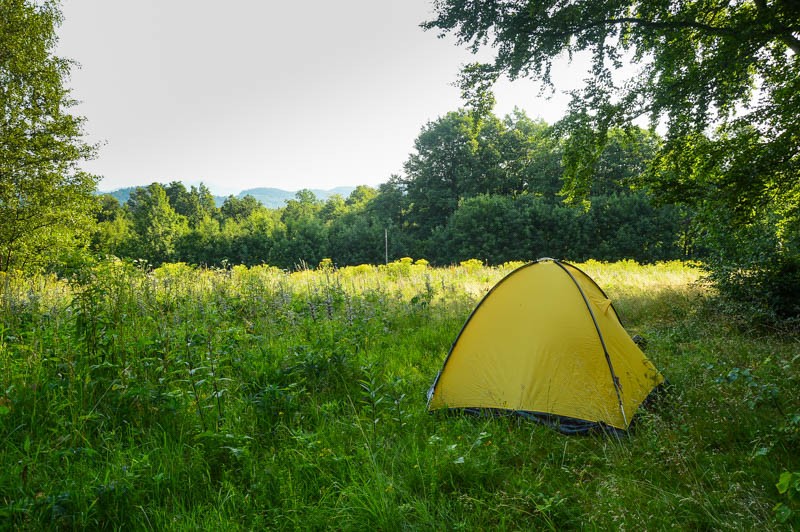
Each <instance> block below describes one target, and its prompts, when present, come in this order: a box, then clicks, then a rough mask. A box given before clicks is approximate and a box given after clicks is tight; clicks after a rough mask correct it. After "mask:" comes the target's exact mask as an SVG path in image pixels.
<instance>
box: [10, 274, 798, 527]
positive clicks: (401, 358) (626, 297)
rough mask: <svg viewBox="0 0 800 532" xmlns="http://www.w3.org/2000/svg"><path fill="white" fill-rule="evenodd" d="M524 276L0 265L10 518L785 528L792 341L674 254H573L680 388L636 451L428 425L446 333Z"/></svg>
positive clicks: (792, 441)
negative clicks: (10, 270) (721, 309)
mask: <svg viewBox="0 0 800 532" xmlns="http://www.w3.org/2000/svg"><path fill="white" fill-rule="evenodd" d="M325 264H326V265H330V266H332V265H331V263H330V262H326V263H325ZM516 266H518V264H508V265H506V266H504V267H503V268H489V267H485V266H483V265H482V264H481V261H479V260H470V261H465V265H464V266H463V267H462V266H458V267H452V268H447V269H440V268H430V267H428V266H427V265H426V264H425V263H424V261H422V260H417V261H414V260H412V259H410V258H407V259H404V260H400V261H396V262H395V263H392V264H390V265H389V266H380V267H375V266H368V265H361V266H356V267H343V268H332V267H325V268H320V269H316V270H303V271H299V272H295V273H291V274H290V273H286V272H284V271H281V270H280V269H277V268H274V267H268V266H254V267H250V268H248V267H244V266H234V267H232V268H229V269H203V268H197V267H193V266H190V265H187V264H165V265H163V266H161V267H159V268H157V269H155V270H152V271H147V270H145V269H141V268H138V267H135V266H133V265H132V264H129V263H125V262H119V261H109V262H102V263H99V264H98V265H96V266H95V267H94V268H93V269H92V270H87V271H85V272H84V275H83V276H81V277H76V278H75V279H74V280H73V281H72V283H71V284H70V283H66V282H64V281H60V280H58V279H57V278H56V277H54V276H30V277H23V276H20V275H16V274H11V275H5V274H0V367H3V368H4V370H5V371H3V372H2V373H0V442H1V443H2V445H0V465H2V467H1V468H0V521H1V522H2V523H3V525H4V526H6V527H8V528H14V529H23V530H34V529H58V528H66V529H72V528H81V529H86V528H91V529H123V528H124V529H150V528H154V529H175V528H182V529H231V528H232V529H237V528H245V529H271V528H329V527H330V525H331V523H336V526H337V527H341V528H358V529H361V528H365V527H366V528H376V529H377V528H384V529H396V528H412V529H413V528H421V529H429V528H437V527H440V526H441V524H442V523H448V526H451V527H453V528H467V529H490V528H491V529H496V528H500V529H503V528H524V529H545V530H553V529H555V530H560V529H571V528H581V527H584V526H585V524H586V523H589V522H590V523H593V525H594V526H596V527H598V528H603V529H605V528H626V529H627V528H633V527H639V528H674V527H677V528H689V529H698V528H712V529H725V528H744V529H771V528H777V527H779V526H781V521H783V522H784V526H785V523H789V524H790V525H792V524H794V522H795V521H794V520H795V519H796V517H795V516H796V515H797V506H796V498H797V490H796V488H797V486H796V484H797V482H796V479H797V475H796V474H792V473H790V472H793V471H797V470H798V466H800V462H798V456H800V453H798V450H800V447H798V445H800V438H798V435H800V432H798V429H797V427H798V426H800V424H799V423H798V422H797V419H796V418H797V415H796V414H788V415H787V414H786V412H797V411H798V408H800V404H798V400H797V396H796V394H794V393H793V390H794V389H795V388H796V385H797V375H796V373H797V372H796V358H797V354H796V345H795V342H794V340H793V339H792V338H791V337H780V336H767V335H763V334H761V335H758V336H749V335H747V334H743V333H742V332H741V331H740V330H738V329H736V328H733V327H730V326H729V325H728V323H727V321H726V320H725V319H721V318H720V316H719V315H718V314H717V313H716V312H715V311H714V310H713V308H709V307H707V306H706V305H705V304H704V301H705V299H706V297H707V295H706V293H705V291H704V290H703V288H702V285H700V284H698V283H696V280H697V277H698V271H697V270H696V269H693V268H690V267H688V266H686V265H684V264H681V263H664V264H659V265H647V266H640V265H637V264H636V263H633V262H631V261H627V262H622V263H615V264H606V263H600V262H588V263H585V264H581V265H580V267H581V268H582V269H583V270H584V271H586V272H587V273H589V274H590V275H592V276H593V277H594V278H595V279H596V280H597V281H598V283H599V284H600V285H601V286H603V287H604V288H605V289H606V291H607V292H608V293H609V295H610V297H611V298H612V299H613V300H614V303H615V308H616V309H617V311H618V312H619V313H620V314H621V315H622V317H623V320H624V321H625V322H626V324H627V326H628V327H629V329H630V331H631V333H633V332H637V333H639V334H642V335H644V336H646V337H647V339H648V347H647V352H648V356H649V357H650V358H651V359H652V360H653V361H654V363H656V364H657V365H658V367H659V368H660V369H661V370H662V371H664V372H665V374H666V375H668V376H669V379H670V381H671V383H672V387H671V391H670V393H669V394H668V395H667V396H665V398H664V399H663V401H665V402H663V403H661V404H656V405H655V406H654V407H653V408H650V409H647V410H643V411H641V412H640V413H639V415H637V424H636V428H635V430H634V432H633V433H632V434H631V435H630V437H629V438H625V439H623V440H617V439H608V438H606V437H602V436H598V437H588V438H577V439H576V438H565V437H564V436H563V435H560V434H558V433H556V432H554V431H552V430H550V429H548V428H546V427H542V426H540V425H536V424H531V423H529V422H525V421H520V420H517V419H514V418H478V417H469V416H459V415H456V416H439V415H431V414H430V413H428V412H427V410H426V407H425V394H424V392H425V390H426V389H427V388H428V387H429V385H430V383H431V380H432V379H433V377H434V376H435V375H436V372H437V371H438V370H439V369H440V367H441V364H442V361H443V359H444V357H445V356H446V353H447V349H448V347H449V346H450V344H451V343H452V341H453V339H454V337H455V335H457V334H458V331H459V329H460V327H461V326H462V325H463V323H464V320H466V319H467V317H468V316H469V313H470V312H471V310H472V308H473V306H474V305H475V303H476V302H477V301H478V300H479V299H480V298H481V297H483V295H484V294H485V293H486V291H487V290H488V289H489V288H490V287H491V286H492V285H493V284H494V283H495V282H496V281H498V280H499V279H500V278H501V277H502V276H503V275H504V274H505V273H507V272H508V270H509V269H512V268H514V267H516ZM776 484H777V487H776ZM773 508H775V509H776V510H775V511H773ZM787 512H792V513H787Z"/></svg>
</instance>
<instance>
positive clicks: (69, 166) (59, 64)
mask: <svg viewBox="0 0 800 532" xmlns="http://www.w3.org/2000/svg"><path fill="white" fill-rule="evenodd" d="M0 12H1V13H2V16H0V87H2V90H0V272H6V271H9V270H12V269H25V270H35V269H40V268H43V267H44V268H47V267H51V268H52V267H56V266H58V265H59V264H62V263H64V262H65V261H68V260H70V259H69V258H68V257H69V255H71V254H73V253H74V251H75V250H81V249H82V248H84V247H85V246H86V245H87V244H88V242H89V238H90V236H91V230H92V212H93V210H94V209H95V208H96V203H95V200H94V197H93V192H94V190H95V186H96V178H95V177H94V176H90V175H88V174H86V173H84V172H82V171H81V170H80V168H79V163H81V162H82V161H84V160H86V159H88V158H91V157H92V155H93V154H94V151H95V148H94V147H93V146H90V145H87V144H86V143H85V142H84V140H83V119H82V118H80V117H76V116H73V115H71V114H69V109H70V107H72V106H73V105H74V104H75V102H74V101H73V100H72V99H71V98H70V94H69V90H68V89H67V88H66V87H65V81H66V79H67V77H68V75H69V70H70V66H71V63H70V62H69V61H67V60H65V59H62V58H59V57H56V56H55V55H53V54H54V50H55V47H56V43H57V37H56V27H57V26H58V24H59V23H60V21H61V14H60V12H59V10H58V4H57V3H55V2H28V1H23V0H3V1H2V3H0Z"/></svg>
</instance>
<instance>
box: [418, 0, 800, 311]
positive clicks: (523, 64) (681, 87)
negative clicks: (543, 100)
mask: <svg viewBox="0 0 800 532" xmlns="http://www.w3.org/2000/svg"><path fill="white" fill-rule="evenodd" d="M434 8H435V16H434V18H433V19H432V20H430V21H428V22H426V23H424V24H423V27H425V28H427V29H437V30H439V31H440V32H441V34H442V35H445V34H448V33H449V34H453V35H455V37H456V38H457V40H458V42H459V43H460V44H462V45H467V46H469V47H470V48H471V49H472V50H473V51H477V50H479V49H482V48H491V49H492V50H493V51H494V59H493V61H492V62H491V63H489V64H483V65H480V64H476V65H470V66H468V67H467V68H465V69H464V70H463V72H462V79H461V81H460V82H461V85H462V87H466V88H467V89H471V91H472V92H471V93H470V92H469V90H467V91H466V92H467V94H468V95H470V96H471V99H472V100H477V101H479V102H480V101H481V98H480V97H479V96H480V93H481V91H486V90H487V87H490V86H491V82H492V81H494V80H496V79H497V78H498V77H499V76H501V75H507V76H508V77H510V78H512V79H513V78H517V77H532V78H534V79H536V80H539V81H540V82H541V83H543V84H544V86H545V87H550V88H554V87H553V82H552V78H551V73H552V68H553V65H554V64H555V63H556V62H559V61H565V60H567V59H571V58H573V57H574V56H575V54H579V53H583V54H588V56H589V57H590V67H589V71H588V72H587V78H586V81H585V84H584V85H583V86H582V87H581V88H579V89H577V90H575V91H573V93H572V102H571V105H570V109H569V112H568V114H567V116H565V117H564V119H563V120H561V122H560V123H559V124H557V127H558V128H559V129H560V130H561V131H562V132H563V135H564V137H565V139H566V140H565V143H564V165H565V171H564V192H565V193H566V194H567V196H568V197H569V198H570V199H573V200H577V199H582V198H584V197H585V196H587V195H588V194H589V191H590V190H591V187H592V183H591V182H592V178H593V176H595V175H596V174H597V172H596V168H597V165H598V161H599V160H600V158H601V155H602V153H603V150H604V147H605V146H606V144H607V142H608V140H609V132H611V131H614V130H615V128H629V127H630V126H631V125H632V124H634V123H636V121H637V120H641V119H648V120H649V124H650V126H651V127H652V128H653V129H659V131H663V132H664V135H663V142H661V144H660V146H659V147H658V150H657V151H656V153H655V156H654V157H653V158H652V162H651V163H650V164H649V166H648V169H647V171H646V172H645V173H644V182H645V184H646V186H648V188H649V189H650V190H651V191H653V192H654V193H656V194H657V195H658V196H660V197H661V198H662V199H663V200H665V201H670V202H679V203H688V204H689V205H691V206H692V207H693V208H694V209H696V210H697V212H698V214H699V216H698V217H697V220H701V221H702V224H703V227H704V231H705V233H706V236H707V244H708V245H709V247H710V249H712V250H714V251H715V253H716V256H717V257H718V259H716V264H715V265H712V270H713V271H715V272H717V273H719V272H720V271H722V270H723V268H722V266H723V265H724V266H725V268H732V269H731V270H730V271H739V270H740V269H741V267H744V268H745V269H746V270H747V271H749V272H751V274H752V275H753V276H755V277H753V276H751V277H750V278H749V281H748V279H744V282H745V283H747V282H750V281H753V279H755V278H756V277H758V271H764V270H765V268H766V270H769V269H770V268H772V266H771V265H774V268H772V269H773V271H787V270H788V271H796V270H798V269H800V268H799V267H798V266H800V236H799V235H800V178H799V177H800V3H798V2H796V1H794V0H792V1H790V0H743V1H740V2H728V1H722V0H685V1H676V0H660V1H652V0H646V1H645V0H615V1H610V2H596V1H592V0H573V1H568V2H563V1H560V0H559V1H557V0H544V1H524V0H504V1H496V0H435V2H434ZM623 66H627V67H628V68H627V70H626V69H623ZM631 68H634V69H635V70H636V71H635V73H634V74H633V75H627V76H626V75H624V72H626V71H627V72H630V69H631ZM476 94H477V96H476ZM484 99H485V98H484ZM723 214H724V215H723ZM755 226H757V227H760V228H762V230H763V231H762V232H765V235H766V236H768V237H769V238H767V239H768V240H769V241H770V242H772V243H773V245H772V247H771V248H770V249H769V250H768V252H767V254H766V255H765V254H764V250H763V247H759V248H758V249H756V248H755V247H753V246H748V245H747V241H748V236H747V235H750V234H752V233H753V228H754V227H755ZM731 231H733V232H736V233H737V234H738V237H736V238H733V240H736V241H739V242H740V243H743V244H745V245H744V246H730V245H729V241H730V240H731V238H728V237H726V238H724V239H722V238H720V235H721V234H722V233H724V232H731ZM731 250H735V253H732V252H731ZM712 256H714V254H712ZM724 278H725V275H723V276H722V278H718V280H723V281H724ZM727 279H728V280H730V277H728V278H727ZM737 282H738V281H737ZM797 311H798V314H800V309H797Z"/></svg>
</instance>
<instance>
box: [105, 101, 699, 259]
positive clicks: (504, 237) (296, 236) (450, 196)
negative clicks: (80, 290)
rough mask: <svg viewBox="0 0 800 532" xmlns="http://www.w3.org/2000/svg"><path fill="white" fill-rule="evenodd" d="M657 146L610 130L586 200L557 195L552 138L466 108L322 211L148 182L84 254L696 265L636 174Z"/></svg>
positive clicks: (692, 241) (550, 132)
mask: <svg viewBox="0 0 800 532" xmlns="http://www.w3.org/2000/svg"><path fill="white" fill-rule="evenodd" d="M659 142H660V139H659V138H658V137H657V136H655V135H653V134H650V133H648V132H646V131H644V130H642V129H634V130H631V131H628V132H625V131H622V130H619V131H617V132H615V133H614V134H613V136H612V140H611V141H610V142H609V145H608V146H607V147H606V149H605V151H604V153H603V155H602V156H601V159H600V161H599V162H598V167H597V173H596V177H595V182H594V185H593V188H592V191H591V194H590V196H589V197H588V199H587V201H586V202H585V204H580V205H566V204H565V203H564V197H563V195H562V194H561V181H562V174H563V168H562V165H561V160H562V150H561V145H562V143H563V142H562V139H559V137H558V135H557V133H556V132H555V130H554V128H553V127H552V126H550V125H548V124H545V123H544V122H542V121H534V120H531V119H530V118H528V117H527V116H526V115H525V114H524V113H523V112H521V111H517V112H515V113H514V114H513V115H512V116H507V117H505V118H504V119H502V120H501V119H499V118H497V117H495V116H494V115H492V114H489V115H487V116H484V117H481V118H480V119H476V118H475V117H474V116H473V115H472V114H470V113H468V112H466V111H457V112H451V113H448V114H446V115H445V116H443V117H441V118H439V119H437V120H436V121H434V122H431V123H429V124H427V125H426V126H425V127H424V128H423V130H422V132H421V133H420V135H419V137H418V138H417V140H416V142H415V152H414V153H413V154H412V155H411V156H409V158H408V160H407V162H406V164H405V169H406V174H405V175H404V176H402V177H401V176H392V177H391V179H389V180H388V181H387V182H386V183H384V184H383V185H381V186H380V187H378V189H374V188H371V187H367V186H359V187H358V188H357V189H356V190H355V191H353V192H352V193H351V194H350V195H349V196H348V197H347V198H342V197H340V196H334V197H332V198H329V199H328V200H327V201H325V202H323V201H320V200H317V198H316V197H315V196H314V194H313V193H312V192H311V191H309V190H301V191H299V192H298V193H297V194H296V197H295V198H294V199H292V200H289V201H288V202H286V205H285V206H284V207H283V208H280V209H267V208H265V207H263V206H262V205H261V204H260V203H258V202H257V201H255V199H254V198H253V197H252V196H245V197H243V198H237V197H235V196H229V197H228V198H227V199H226V200H225V202H224V203H223V204H222V206H221V207H220V208H219V209H217V208H216V206H215V203H214V198H213V196H212V194H211V192H210V191H209V190H208V188H206V187H205V186H203V185H200V186H197V187H196V186H192V187H190V188H189V189H187V188H186V186H184V185H183V184H182V183H180V182H172V183H170V184H168V185H161V184H158V183H153V184H151V185H149V186H147V187H141V188H138V189H136V190H134V191H133V192H132V194H131V197H130V199H129V200H128V201H127V202H125V204H124V205H120V204H119V203H118V202H117V200H116V199H115V198H113V197H111V196H109V195H106V196H103V197H102V198H100V201H101V203H102V209H101V210H100V211H98V213H97V215H96V221H97V229H96V232H95V233H94V235H93V239H92V246H91V249H92V251H94V252H95V253H98V254H108V255H114V256H118V257H122V258H130V259H142V260H145V261H147V263H149V264H151V265H153V266H159V265H161V264H163V263H165V262H186V263H189V264H195V265H205V266H213V267H220V266H222V265H223V264H244V265H259V264H269V265H273V266H278V267H280V268H284V269H288V270H292V269H297V268H302V267H307V266H311V267H315V266H316V265H317V264H319V263H320V262H321V261H322V260H323V259H326V258H327V259H330V260H331V261H332V262H333V264H335V265H336V266H355V265H358V264H380V263H386V262H388V261H393V260H397V259H399V258H402V257H415V258H424V259H426V260H427V261H429V262H430V263H431V264H435V265H448V264H454V263H458V262H460V261H462V260H467V259H478V260H481V261H483V262H485V263H487V264H495V265H496V264H502V263H504V262H508V261H515V260H531V259H535V258H538V257H542V256H553V257H560V258H569V259H571V260H585V259H588V258H594V259H597V260H606V261H615V260H621V259H633V260H637V261H640V262H655V261H663V260H674V259H690V258H697V257H698V248H699V247H701V246H702V244H701V243H700V242H699V240H698V238H696V237H695V236H693V235H692V233H691V231H692V229H691V227H692V224H691V214H690V211H688V210H686V209H681V208H679V207H676V206H674V205H666V204H657V203H656V202H655V200H654V199H653V197H652V195H651V194H649V193H648V191H647V190H646V188H644V187H643V186H642V183H641V173H642V172H643V170H644V168H645V166H646V164H647V162H648V161H649V160H650V159H651V158H652V157H653V154H654V153H655V151H656V149H657V146H658V143H659Z"/></svg>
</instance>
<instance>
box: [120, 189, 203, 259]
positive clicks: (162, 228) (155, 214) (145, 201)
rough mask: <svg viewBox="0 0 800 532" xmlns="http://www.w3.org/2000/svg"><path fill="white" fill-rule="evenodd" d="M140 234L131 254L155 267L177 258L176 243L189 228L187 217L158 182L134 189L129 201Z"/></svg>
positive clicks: (137, 232)
mask: <svg viewBox="0 0 800 532" xmlns="http://www.w3.org/2000/svg"><path fill="white" fill-rule="evenodd" d="M126 206H127V208H128V212H129V213H130V216H131V220H132V222H133V229H134V232H135V234H136V237H135V238H134V241H133V242H132V243H131V244H132V247H133V249H132V250H131V252H130V253H129V255H132V256H135V257H136V258H139V259H145V260H147V261H148V262H149V263H151V264H152V265H154V266H158V265H159V264H161V263H163V262H168V261H171V260H174V259H175V258H176V255H175V251H176V244H177V242H178V241H179V239H180V237H181V236H182V235H184V234H186V232H187V231H188V224H187V222H186V217H184V216H181V215H180V214H178V213H176V212H175V210H174V209H173V208H172V207H171V206H170V204H169V199H168V198H167V192H166V191H165V190H164V187H162V186H161V185H159V184H158V183H153V184H151V185H148V186H147V187H139V188H136V189H134V191H133V192H131V197H130V198H129V199H128V202H127V203H126Z"/></svg>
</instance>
